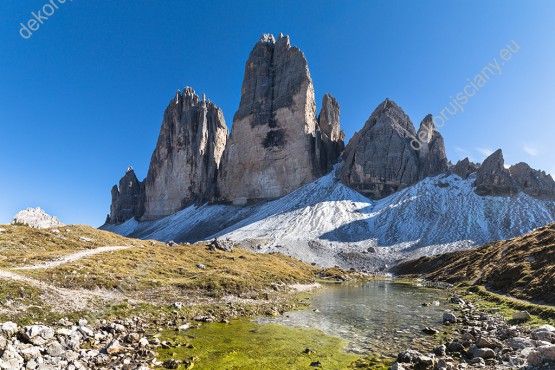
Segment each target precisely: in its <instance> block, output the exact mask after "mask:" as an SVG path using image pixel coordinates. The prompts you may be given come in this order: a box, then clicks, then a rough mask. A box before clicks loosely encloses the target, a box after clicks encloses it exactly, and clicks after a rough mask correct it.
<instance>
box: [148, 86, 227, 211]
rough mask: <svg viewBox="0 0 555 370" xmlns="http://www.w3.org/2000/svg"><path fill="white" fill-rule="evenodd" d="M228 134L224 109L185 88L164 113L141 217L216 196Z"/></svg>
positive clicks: (173, 209)
mask: <svg viewBox="0 0 555 370" xmlns="http://www.w3.org/2000/svg"><path fill="white" fill-rule="evenodd" d="M227 136H228V130H227V126H226V124H225V120H224V115H223V113H222V111H221V109H220V108H218V107H217V106H216V105H214V104H213V103H212V102H210V101H207V100H206V99H205V97H204V95H203V97H202V99H200V98H199V97H198V96H197V95H196V94H195V91H194V90H193V89H192V88H190V87H187V88H185V90H184V91H183V94H180V93H179V92H178V93H177V95H176V97H175V98H174V99H173V100H172V101H171V102H170V104H169V106H168V108H167V109H166V111H165V113H164V119H163V121H162V127H161V129H160V135H159V137H158V143H157V144H156V149H155V150H154V153H153V154H152V158H151V161H150V167H149V169H148V175H147V178H146V179H145V185H144V186H145V202H144V215H143V217H142V218H143V219H155V218H159V217H162V216H167V215H170V214H172V213H175V212H176V211H178V210H180V209H182V208H184V207H186V206H188V205H190V204H193V203H196V202H203V201H206V200H209V199H211V198H212V197H213V195H214V191H215V189H216V179H217V171H218V168H219V165H220V160H221V157H222V154H223V151H224V148H225V145H226V141H227Z"/></svg>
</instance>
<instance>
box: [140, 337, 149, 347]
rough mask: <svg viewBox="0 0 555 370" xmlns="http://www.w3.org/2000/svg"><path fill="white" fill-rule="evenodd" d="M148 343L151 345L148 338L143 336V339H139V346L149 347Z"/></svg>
mask: <svg viewBox="0 0 555 370" xmlns="http://www.w3.org/2000/svg"><path fill="white" fill-rule="evenodd" d="M148 345H149V343H148V339H146V338H141V339H140V340H139V347H140V348H147V347H148Z"/></svg>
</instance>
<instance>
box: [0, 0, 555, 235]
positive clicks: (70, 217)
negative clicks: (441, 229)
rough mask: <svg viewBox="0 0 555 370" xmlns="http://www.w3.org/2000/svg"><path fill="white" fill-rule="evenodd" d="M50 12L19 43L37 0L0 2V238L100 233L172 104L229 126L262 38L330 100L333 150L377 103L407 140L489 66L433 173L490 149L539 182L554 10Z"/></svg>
mask: <svg viewBox="0 0 555 370" xmlns="http://www.w3.org/2000/svg"><path fill="white" fill-rule="evenodd" d="M59 1H60V0H52V2H53V3H56V5H57V7H58V9H54V13H53V14H52V15H50V16H49V17H48V18H47V19H41V21H42V22H43V24H37V25H38V26H39V28H38V29H36V30H35V31H34V32H33V33H32V35H30V37H29V34H28V33H26V32H25V31H23V34H24V35H25V36H27V37H28V38H27V39H24V38H23V37H22V36H21V35H20V29H21V26H20V23H21V22H23V23H28V21H29V20H30V19H31V18H32V17H33V16H32V14H31V12H35V13H36V12H37V11H38V10H40V9H42V8H43V7H44V5H45V4H48V3H49V0H48V1H47V0H32V1H31V0H18V1H16V0H6V1H2V2H0V123H1V133H0V171H1V176H2V177H1V179H2V181H0V223H7V222H9V221H10V219H11V217H12V216H13V215H14V214H15V213H16V212H17V211H18V210H20V209H22V208H26V207H30V206H40V207H42V208H44V209H46V210H47V211H48V212H49V213H51V214H54V215H57V216H58V217H59V218H60V219H61V220H62V221H63V222H66V223H84V224H89V225H93V226H99V225H100V224H102V223H103V222H104V219H105V217H106V214H107V213H108V210H109V204H110V188H111V186H112V185H113V184H115V183H116V182H117V181H118V180H119V178H120V177H121V176H123V174H124V172H125V169H126V168H127V166H129V165H132V166H133V167H134V168H135V170H136V172H137V175H138V176H139V178H141V179H142V178H144V177H145V176H146V172H147V169H148V164H149V160H150V156H151V154H152V151H153V150H154V146H155V143H156V139H157V135H158V131H159V128H160V124H161V120H162V115H163V112H164V109H165V108H166V106H167V104H168V103H169V101H170V100H171V99H172V97H173V96H174V94H175V91H176V90H177V89H182V88H183V87H184V86H192V87H193V88H194V89H195V90H196V91H197V93H199V94H200V93H202V92H205V93H206V95H207V97H208V98H209V99H211V100H212V101H213V102H215V103H216V104H217V105H218V106H220V107H221V108H222V109H223V111H224V115H225V118H226V122H227V123H228V126H231V123H232V122H231V121H232V117H233V114H234V113H235V110H236V109H237V107H238V104H239V99H240V91H241V82H242V78H243V71H244V64H245V61H246V59H247V57H248V55H249V52H250V50H251V48H252V46H253V45H254V43H255V42H256V41H257V40H258V39H259V37H260V35H261V34H262V33H274V34H276V35H277V34H279V33H280V32H283V33H285V34H289V35H290V37H291V42H292V44H293V45H296V46H299V47H300V48H301V50H303V51H304V53H305V54H306V57H307V59H308V62H309V67H310V71H311V74H312V78H313V80H314V85H315V90H316V99H317V104H318V110H319V109H320V102H321V98H322V95H323V94H324V93H331V94H332V95H334V96H335V97H336V98H337V99H338V101H339V103H340V105H341V124H342V126H343V128H344V130H345V132H346V135H347V138H350V137H351V136H352V134H353V133H354V132H355V131H356V130H359V129H360V128H361V127H362V126H363V124H364V122H365V121H366V119H367V118H368V116H369V115H370V113H371V112H372V111H373V109H374V108H375V107H376V106H377V105H378V104H379V103H380V102H382V101H383V100H384V99H385V98H390V99H392V100H394V101H396V102H397V103H398V104H399V105H400V106H401V107H402V108H403V109H404V110H405V112H406V113H407V114H408V115H409V116H410V117H411V118H412V120H413V122H414V123H415V124H416V125H418V124H419V123H420V121H421V120H422V118H424V116H425V115H426V114H428V113H432V114H434V115H435V116H437V115H439V114H440V113H441V110H442V109H444V107H445V106H448V105H449V103H450V102H451V98H450V97H453V98H455V97H456V94H458V93H459V92H461V91H463V90H464V88H465V86H466V85H467V84H469V81H473V79H474V78H475V76H476V75H477V74H480V73H481V72H482V71H483V69H484V68H485V67H486V66H488V64H489V63H494V61H495V60H497V61H498V62H500V63H499V67H500V69H501V73H498V72H496V73H494V74H490V75H489V76H488V77H489V80H488V81H487V84H485V85H484V86H483V87H481V88H480V89H479V91H478V92H476V93H475V94H473V96H472V97H471V98H469V99H468V101H467V102H466V104H465V105H464V110H465V111H464V112H459V113H457V114H455V115H454V116H452V117H450V118H449V121H448V122H447V123H446V124H445V126H444V127H442V128H441V132H442V134H443V135H444V137H445V140H446V144H447V149H448V155H449V159H450V160H452V161H454V162H456V161H457V160H458V159H460V158H462V157H465V156H467V155H468V156H470V157H471V159H473V160H474V161H482V160H483V159H484V158H485V155H486V154H487V153H488V152H490V151H493V150H495V149H497V148H502V149H503V150H504V152H505V158H506V161H507V163H509V164H513V163H516V162H519V161H526V162H528V163H529V164H530V165H532V166H533V167H535V168H540V169H544V170H546V171H547V172H550V173H555V145H553V138H554V134H555V125H554V123H555V122H554V121H555V118H554V112H553V110H554V107H555V28H554V26H553V19H555V2H552V1H534V2H525V1H487V2H484V1H449V2H448V1H443V0H442V1H422V2H420V1H419V2H416V1H322V0H319V1H280V2H262V1H260V2H256V1H242V2H240V3H239V2H236V1H229V2H224V1H218V2H211V1H144V0H136V1H133V2H130V1H129V2H127V1H126V2H124V1H113V0H95V1H85V0H73V1H70V0H66V1H65V3H63V4H62V3H60V2H59ZM47 12H51V9H48V8H47ZM43 17H44V14H43ZM37 25H33V27H35V28H36V26H37ZM513 41H514V42H516V44H517V45H518V46H519V49H518V51H517V52H515V53H513V55H512V58H511V59H510V60H508V61H503V60H502V59H501V57H500V52H501V50H502V49H504V48H506V46H507V45H509V44H512V43H513ZM501 62H503V64H501Z"/></svg>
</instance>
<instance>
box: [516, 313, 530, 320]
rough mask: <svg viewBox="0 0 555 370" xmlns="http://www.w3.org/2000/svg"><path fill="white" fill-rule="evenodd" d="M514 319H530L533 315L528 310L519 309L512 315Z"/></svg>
mask: <svg viewBox="0 0 555 370" xmlns="http://www.w3.org/2000/svg"><path fill="white" fill-rule="evenodd" d="M511 317H512V319H513V320H530V319H531V318H532V316H530V314H529V313H528V311H518V312H514V313H513V314H512V315H511Z"/></svg>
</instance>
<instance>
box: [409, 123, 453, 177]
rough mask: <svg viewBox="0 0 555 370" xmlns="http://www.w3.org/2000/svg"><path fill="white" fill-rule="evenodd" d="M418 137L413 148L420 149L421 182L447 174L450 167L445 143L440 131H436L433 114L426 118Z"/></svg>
mask: <svg viewBox="0 0 555 370" xmlns="http://www.w3.org/2000/svg"><path fill="white" fill-rule="evenodd" d="M416 136H417V138H418V140H417V141H416V142H415V141H414V139H413V141H411V144H412V145H411V146H412V147H413V148H419V150H418V160H419V162H420V163H419V180H423V179H425V178H427V177H433V176H437V175H439V174H441V173H445V172H447V170H448V168H449V166H448V161H447V152H446V151H445V141H444V140H443V136H441V134H440V133H439V131H437V130H436V126H435V125H434V122H433V120H432V115H431V114H429V115H427V116H426V117H424V119H423V120H422V122H421V123H420V128H419V129H418V133H417V134H416ZM415 143H416V144H415Z"/></svg>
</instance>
